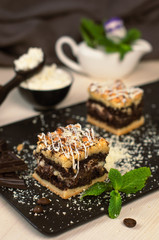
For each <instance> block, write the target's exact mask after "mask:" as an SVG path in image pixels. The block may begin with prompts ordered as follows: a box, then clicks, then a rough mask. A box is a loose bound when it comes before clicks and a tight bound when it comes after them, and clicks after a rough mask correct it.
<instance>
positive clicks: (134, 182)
mask: <svg viewBox="0 0 159 240" xmlns="http://www.w3.org/2000/svg"><path fill="white" fill-rule="evenodd" d="M150 176H151V171H150V168H148V167H141V168H137V169H134V170H131V171H130V172H127V173H125V174H124V175H123V176H122V180H123V183H122V186H121V188H120V189H119V191H121V192H124V193H126V194H129V193H136V192H137V191H140V190H141V189H142V188H143V187H144V186H145V184H146V180H147V179H148V177H150Z"/></svg>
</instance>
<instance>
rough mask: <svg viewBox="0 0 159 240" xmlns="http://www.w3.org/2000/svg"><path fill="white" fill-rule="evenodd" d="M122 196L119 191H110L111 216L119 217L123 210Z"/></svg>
mask: <svg viewBox="0 0 159 240" xmlns="http://www.w3.org/2000/svg"><path fill="white" fill-rule="evenodd" d="M121 204H122V200H121V196H120V193H119V192H118V191H115V190H113V191H111V193H110V201H109V207H108V213H109V217H110V218H117V217H118V216H119V214H120V211H121Z"/></svg>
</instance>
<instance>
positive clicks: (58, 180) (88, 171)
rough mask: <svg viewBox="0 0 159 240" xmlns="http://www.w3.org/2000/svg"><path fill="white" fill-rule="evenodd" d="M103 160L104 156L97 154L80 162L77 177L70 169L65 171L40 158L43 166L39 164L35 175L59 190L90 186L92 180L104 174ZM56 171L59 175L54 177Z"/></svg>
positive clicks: (57, 165)
mask: <svg viewBox="0 0 159 240" xmlns="http://www.w3.org/2000/svg"><path fill="white" fill-rule="evenodd" d="M105 158H106V155H105V154H101V153H99V154H93V155H92V156H91V157H88V158H87V159H85V160H83V161H80V163H79V164H80V166H79V172H78V173H77V175H76V173H75V172H74V171H73V169H72V168H70V169H68V171H67V170H66V169H65V168H63V167H61V166H60V165H59V164H56V163H55V162H53V161H51V160H49V159H46V158H43V159H42V158H41V160H40V161H43V160H44V161H45V163H44V166H41V165H40V164H39V165H38V167H37V169H36V173H37V174H38V175H39V176H40V177H41V178H42V179H45V180H47V181H49V182H51V183H52V184H53V185H55V186H56V187H58V188H59V189H61V190H65V189H67V188H70V189H72V188H76V187H80V186H84V185H87V184H90V183H91V181H92V180H93V179H95V178H98V177H100V176H103V175H104V174H105V173H106V169H105V168H104V167H103V165H104V163H105ZM99 164H100V166H99ZM56 171H58V172H59V173H60V175H59V174H57V175H55V172H56Z"/></svg>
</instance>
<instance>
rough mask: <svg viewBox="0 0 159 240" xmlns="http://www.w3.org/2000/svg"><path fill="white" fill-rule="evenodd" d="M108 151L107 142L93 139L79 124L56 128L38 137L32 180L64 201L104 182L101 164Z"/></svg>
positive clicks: (102, 165)
mask: <svg viewBox="0 0 159 240" xmlns="http://www.w3.org/2000/svg"><path fill="white" fill-rule="evenodd" d="M108 152H109V144H108V142H107V141H106V140H105V139H104V138H102V137H95V136H94V131H93V129H88V128H86V129H85V130H83V129H82V128H81V125H80V124H75V125H73V124H70V125H67V126H66V127H59V128H57V129H56V131H54V132H49V133H47V134H46V135H45V134H44V133H42V134H40V135H38V142H37V148H36V150H35V151H34V155H35V158H36V159H37V167H36V169H35V172H34V174H33V177H34V178H35V179H36V180H37V181H38V182H40V183H41V184H42V185H43V186H45V187H47V188H48V189H50V190H51V191H52V192H54V193H56V194H57V195H59V196H60V197H61V198H64V199H67V198H69V197H72V196H74V195H76V194H78V193H80V192H82V191H83V190H84V189H86V188H88V187H89V186H91V185H92V184H94V183H96V182H100V181H104V180H105V179H106V177H107V172H106V169H105V168H104V165H105V158H106V156H107V155H108Z"/></svg>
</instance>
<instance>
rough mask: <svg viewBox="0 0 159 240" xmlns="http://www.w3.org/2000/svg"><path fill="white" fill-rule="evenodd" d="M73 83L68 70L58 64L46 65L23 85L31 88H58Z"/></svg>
mask: <svg viewBox="0 0 159 240" xmlns="http://www.w3.org/2000/svg"><path fill="white" fill-rule="evenodd" d="M70 83H71V77H70V75H69V73H67V71H65V70H63V69H62V68H58V67H57V66H56V64H52V65H50V66H47V65H45V66H44V67H43V69H42V70H41V72H39V73H38V74H36V75H34V76H33V77H31V78H29V79H27V80H26V81H25V82H22V83H21V85H20V86H21V87H23V88H27V89H31V90H56V89H60V88H64V87H66V86H68V85H70Z"/></svg>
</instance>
